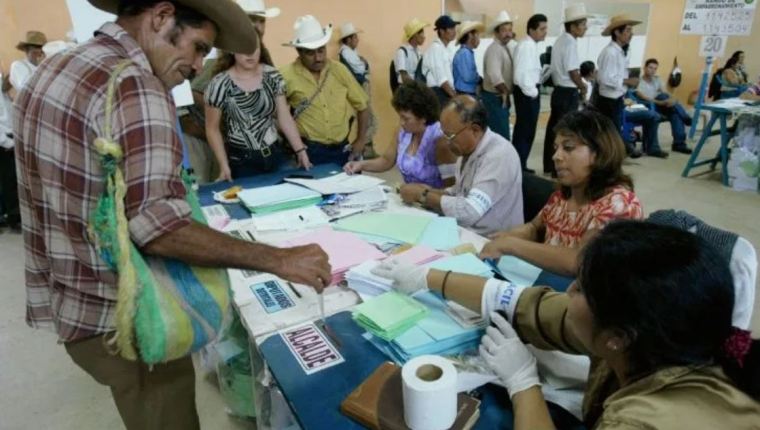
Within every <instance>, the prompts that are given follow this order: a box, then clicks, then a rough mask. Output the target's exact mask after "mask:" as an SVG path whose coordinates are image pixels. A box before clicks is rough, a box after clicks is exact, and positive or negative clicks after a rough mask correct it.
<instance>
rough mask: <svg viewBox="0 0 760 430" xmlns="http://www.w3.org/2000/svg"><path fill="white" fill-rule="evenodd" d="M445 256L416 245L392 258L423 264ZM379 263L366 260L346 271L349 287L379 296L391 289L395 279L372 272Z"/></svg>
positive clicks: (363, 293)
mask: <svg viewBox="0 0 760 430" xmlns="http://www.w3.org/2000/svg"><path fill="white" fill-rule="evenodd" d="M443 257H444V254H441V253H440V252H437V251H435V250H433V249H431V248H428V247H426V246H415V247H413V248H411V249H409V250H407V251H405V252H402V253H400V254H397V255H395V256H393V257H391V258H394V259H398V260H400V261H403V262H405V263H409V264H415V265H422V264H427V263H430V262H431V261H435V260H438V259H439V258H443ZM378 264H380V262H379V261H366V262H364V263H362V264H360V265H358V266H356V267H354V268H353V269H351V270H349V271H348V272H346V280H347V281H348V287H349V288H351V289H352V290H354V291H356V292H357V293H359V294H362V295H366V296H378V295H380V294H383V293H386V292H388V291H390V290H391V287H392V285H393V281H391V280H390V279H387V278H383V277H380V276H377V275H375V274H373V273H372V269H374V268H375V267H376V266H377V265H378Z"/></svg>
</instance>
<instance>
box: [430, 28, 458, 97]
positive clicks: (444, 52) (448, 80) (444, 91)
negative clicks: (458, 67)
mask: <svg viewBox="0 0 760 430" xmlns="http://www.w3.org/2000/svg"><path fill="white" fill-rule="evenodd" d="M459 24H460V23H459V22H458V21H454V20H453V19H451V17H450V16H448V15H442V16H440V17H439V18H438V19H436V20H435V31H436V33H438V37H437V38H436V39H435V40H434V41H433V43H432V44H431V45H430V48H428V50H427V52H425V56H424V57H423V58H422V73H423V74H424V75H425V79H426V80H427V86H429V87H430V88H432V90H433V92H434V93H435V95H436V96H438V101H439V102H440V103H441V107H443V106H445V105H446V103H447V102H448V101H449V100H451V98H452V97H454V96H456V94H457V93H456V91H455V90H454V72H453V70H452V62H453V55H452V53H451V51H449V49H448V48H447V47H448V46H449V43H451V42H452V41H453V40H454V38H455V37H456V35H457V30H456V27H457V25H459Z"/></svg>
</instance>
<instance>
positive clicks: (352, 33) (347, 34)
mask: <svg viewBox="0 0 760 430" xmlns="http://www.w3.org/2000/svg"><path fill="white" fill-rule="evenodd" d="M359 33H364V30H354V31H352V32H350V33H346V34H343V33H341V34H340V38H341V40H342V39H345V38H347V37H349V36H353V35H354V34H359Z"/></svg>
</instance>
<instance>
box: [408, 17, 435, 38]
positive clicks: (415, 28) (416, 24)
mask: <svg viewBox="0 0 760 430" xmlns="http://www.w3.org/2000/svg"><path fill="white" fill-rule="evenodd" d="M425 27H430V24H428V23H427V22H425V21H422V20H420V19H419V18H412V20H411V21H409V22H407V23H406V24H404V40H403V41H404V42H408V41H409V39H411V38H412V36H414V35H415V34H417V33H419V32H420V30H422V29H423V28H425Z"/></svg>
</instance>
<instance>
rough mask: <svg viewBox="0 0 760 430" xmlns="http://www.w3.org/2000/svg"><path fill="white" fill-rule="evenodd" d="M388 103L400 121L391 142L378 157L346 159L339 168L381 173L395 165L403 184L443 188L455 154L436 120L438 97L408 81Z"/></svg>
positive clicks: (420, 84)
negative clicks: (359, 159)
mask: <svg viewBox="0 0 760 430" xmlns="http://www.w3.org/2000/svg"><path fill="white" fill-rule="evenodd" d="M391 103H392V104H393V108H394V109H396V112H397V113H398V117H399V120H400V122H401V127H400V129H399V130H398V132H397V133H395V138H394V140H395V141H394V142H392V143H391V145H390V146H389V147H388V150H387V151H386V152H385V154H383V155H382V156H381V157H378V158H375V159H372V160H362V161H350V162H348V163H346V165H345V166H344V167H343V170H344V171H346V173H358V172H361V171H365V172H385V171H388V170H390V169H392V168H393V166H398V169H399V171H400V172H401V175H402V176H403V177H404V182H406V183H420V184H426V185H429V186H431V187H434V188H443V186H444V180H446V179H448V178H452V177H453V176H454V171H453V163H455V162H456V156H455V155H454V154H453V153H452V152H451V151H450V150H449V146H448V145H447V144H446V140H445V138H444V137H443V132H442V131H441V124H440V123H439V122H438V117H439V116H440V113H441V108H440V106H439V104H438V97H436V95H435V93H434V92H433V91H432V90H431V89H430V88H428V87H427V86H426V85H425V84H422V83H420V82H417V81H410V82H405V83H403V84H401V85H400V86H399V87H398V88H397V89H396V92H394V93H393V100H391Z"/></svg>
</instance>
